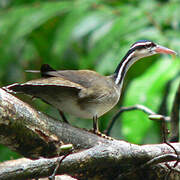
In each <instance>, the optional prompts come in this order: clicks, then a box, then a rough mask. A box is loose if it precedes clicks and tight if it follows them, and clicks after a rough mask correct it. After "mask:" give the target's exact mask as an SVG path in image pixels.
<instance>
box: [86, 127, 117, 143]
mask: <svg viewBox="0 0 180 180" xmlns="http://www.w3.org/2000/svg"><path fill="white" fill-rule="evenodd" d="M89 131H90V132H92V133H93V134H96V135H98V136H99V137H102V138H105V139H108V140H114V138H112V137H110V136H107V135H106V134H103V133H101V132H100V131H99V130H97V129H91V130H89Z"/></svg>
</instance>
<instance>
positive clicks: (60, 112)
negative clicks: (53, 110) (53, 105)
mask: <svg viewBox="0 0 180 180" xmlns="http://www.w3.org/2000/svg"><path fill="white" fill-rule="evenodd" d="M58 111H59V114H60V116H61V118H62V120H63V122H65V123H67V124H69V122H68V120H67V119H66V116H65V115H64V113H63V112H62V111H61V110H60V109H58Z"/></svg>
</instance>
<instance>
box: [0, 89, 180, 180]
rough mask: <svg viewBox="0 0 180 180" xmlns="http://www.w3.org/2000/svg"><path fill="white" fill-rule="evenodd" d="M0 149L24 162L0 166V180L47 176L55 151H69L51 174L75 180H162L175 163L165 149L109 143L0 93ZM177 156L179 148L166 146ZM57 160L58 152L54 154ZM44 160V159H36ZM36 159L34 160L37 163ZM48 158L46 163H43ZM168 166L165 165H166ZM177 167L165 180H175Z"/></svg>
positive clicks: (54, 160) (179, 167) (158, 146)
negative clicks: (1, 146)
mask: <svg viewBox="0 0 180 180" xmlns="http://www.w3.org/2000/svg"><path fill="white" fill-rule="evenodd" d="M0 143H1V144H4V145H6V146H8V147H9V148H10V149H12V150H14V151H16V152H18V153H19V154H22V155H23V156H25V157H27V158H31V159H32V160H30V159H25V158H24V159H18V160H13V161H7V162H4V163H1V164H0V179H28V178H38V177H47V176H49V175H51V174H52V172H53V170H54V168H55V166H56V164H57V158H53V157H55V156H57V155H58V153H59V148H60V147H61V145H63V144H69V143H71V144H73V146H74V149H75V151H74V152H73V153H72V154H70V155H68V156H67V157H66V158H65V159H64V160H63V161H62V163H61V164H60V167H59V169H58V173H57V174H69V175H71V176H73V177H75V178H78V179H87V178H92V179H95V178H96V179H134V180H136V179H153V180H154V179H164V178H165V176H167V175H168V172H169V171H170V170H169V169H168V168H167V166H166V165H165V162H169V163H170V166H171V167H173V165H174V163H175V162H176V161H175V160H177V159H179V157H177V156H176V155H175V153H174V150H173V149H172V148H171V147H170V146H168V145H167V144H155V145H142V146H139V145H135V144H130V143H128V142H125V141H119V140H109V139H105V138H102V137H99V136H97V135H94V134H92V133H90V132H88V131H86V130H83V129H79V128H75V127H72V126H70V125H67V124H65V123H62V122H60V121H57V120H55V119H53V118H51V117H48V116H46V115H44V114H43V113H40V112H37V111H36V110H34V109H33V108H31V107H30V106H29V105H28V104H26V103H24V102H22V101H20V100H19V99H17V98H16V97H14V96H13V95H11V94H9V93H7V92H5V91H4V90H2V89H0ZM171 145H172V146H174V147H175V148H176V150H177V152H178V154H180V143H171ZM60 154H61V157H60V158H62V157H63V154H65V153H64V152H62V153H60ZM39 157H44V158H39ZM38 158H39V159H38ZM47 158H49V159H47ZM170 161H171V162H170ZM179 171H180V166H179V165H177V166H176V167H175V168H174V169H173V170H171V173H170V174H169V179H173V180H174V179H175V178H177V179H180V173H179Z"/></svg>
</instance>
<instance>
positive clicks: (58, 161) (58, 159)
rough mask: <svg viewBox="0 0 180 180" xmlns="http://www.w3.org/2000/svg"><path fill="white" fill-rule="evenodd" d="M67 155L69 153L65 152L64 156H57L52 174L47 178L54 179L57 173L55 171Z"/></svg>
mask: <svg viewBox="0 0 180 180" xmlns="http://www.w3.org/2000/svg"><path fill="white" fill-rule="evenodd" d="M67 156H69V154H67V155H65V156H63V157H58V158H57V161H56V167H55V169H54V171H53V173H52V175H51V176H49V178H48V179H49V180H55V176H56V173H57V171H58V169H59V167H60V165H61V163H62V161H63V160H64V159H65V158H66V157H67Z"/></svg>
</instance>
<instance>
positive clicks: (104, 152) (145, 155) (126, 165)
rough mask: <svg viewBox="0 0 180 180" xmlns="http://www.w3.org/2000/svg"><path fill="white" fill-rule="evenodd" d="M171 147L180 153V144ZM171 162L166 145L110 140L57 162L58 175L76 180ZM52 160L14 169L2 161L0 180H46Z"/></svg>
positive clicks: (21, 164) (134, 171)
mask: <svg viewBox="0 0 180 180" xmlns="http://www.w3.org/2000/svg"><path fill="white" fill-rule="evenodd" d="M173 146H174V147H175V148H176V149H177V150H178V153H180V144H179V143H174V144H173ZM163 154H167V158H166V157H164V156H163V157H162V158H161V157H160V158H159V159H158V158H157V157H158V156H162V155H163ZM154 158H157V159H158V160H156V161H158V162H155V160H154V162H153V163H152V162H151V163H149V160H150V159H154ZM175 159H176V156H175V155H173V150H172V149H171V148H170V147H169V146H168V145H166V144H159V145H143V146H138V145H134V144H130V143H127V142H124V141H116V140H114V141H109V143H106V144H104V143H103V144H99V145H96V146H95V147H92V148H90V149H88V150H84V151H81V152H78V153H74V154H71V155H69V156H67V157H66V158H65V159H64V160H63V162H62V163H61V165H60V168H59V171H58V174H64V173H67V174H70V175H72V176H74V177H77V178H80V179H81V178H83V179H87V178H88V177H93V176H96V177H98V178H99V179H109V178H110V177H111V178H112V179H113V178H115V177H118V175H119V174H125V173H127V175H129V172H130V173H132V174H133V176H135V175H136V176H137V175H138V174H139V173H142V174H143V173H144V171H147V169H148V168H149V169H151V165H154V164H157V163H159V162H166V161H174V160H175ZM56 161H57V158H53V159H44V158H43V159H39V160H34V161H32V160H28V159H25V160H23V161H20V162H19V163H17V162H16V166H14V164H15V163H13V164H12V165H9V163H7V162H6V163H4V164H2V165H0V167H1V168H0V179H4V180H5V179H12V178H13V177H16V178H17V179H26V178H35V177H46V176H49V175H51V174H52V172H53V169H54V168H55V164H56ZM146 162H147V164H145V163H146ZM143 164H145V166H144V169H139V168H143V166H142V165H143ZM167 171H168V169H167V170H166V172H167ZM23 172H25V173H23ZM132 174H131V176H132ZM164 175H165V174H164ZM153 176H155V172H154V173H153ZM156 176H157V175H156ZM126 177H127V176H126ZM135 179H136V178H135Z"/></svg>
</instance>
